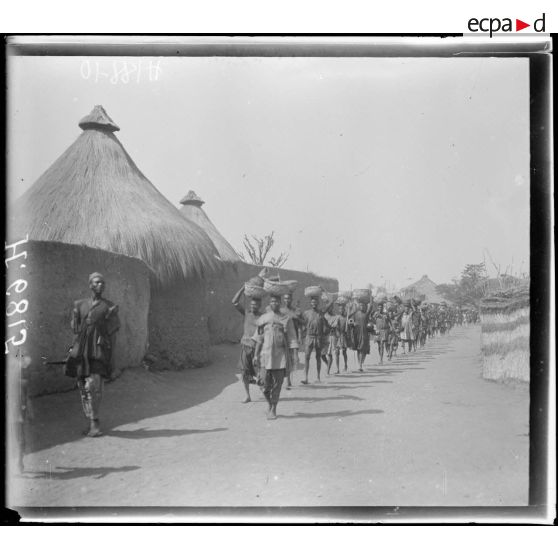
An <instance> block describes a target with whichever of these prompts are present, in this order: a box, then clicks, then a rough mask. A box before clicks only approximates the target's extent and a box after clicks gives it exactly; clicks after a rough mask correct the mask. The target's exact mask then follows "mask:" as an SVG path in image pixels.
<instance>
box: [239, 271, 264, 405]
mask: <svg viewBox="0 0 558 558" xmlns="http://www.w3.org/2000/svg"><path fill="white" fill-rule="evenodd" d="M266 274H267V270H266V269H265V268H264V269H262V271H260V274H259V275H258V276H257V277H254V278H252V279H250V281H248V282H247V283H246V284H245V285H243V286H242V287H241V288H240V289H239V290H238V292H237V293H236V294H235V295H234V297H233V299H232V303H233V306H234V307H235V308H236V309H237V310H238V311H239V312H240V313H241V314H242V315H243V316H244V329H243V333H242V339H241V340H240V360H239V368H240V371H241V374H242V376H241V381H242V385H243V386H244V391H245V392H246V397H245V399H244V400H243V401H242V403H249V402H250V401H252V399H251V397H250V384H256V383H257V372H256V369H255V368H254V354H255V353H254V350H255V348H256V342H255V341H254V339H253V337H254V334H255V333H256V330H257V325H256V322H257V321H258V318H259V317H260V316H261V315H262V313H261V306H262V298H263V297H264V296H265V291H264V289H263V287H262V285H263V282H264V281H263V277H264V276H265V275H266ZM243 297H244V298H246V297H249V298H250V305H249V307H248V308H246V304H245V303H244V302H242V298H243Z"/></svg>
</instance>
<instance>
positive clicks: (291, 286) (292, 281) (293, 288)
mask: <svg viewBox="0 0 558 558" xmlns="http://www.w3.org/2000/svg"><path fill="white" fill-rule="evenodd" d="M283 285H287V287H288V288H289V292H291V293H294V292H295V291H296V288H297V287H298V281H296V280H295V279H289V280H288V281H283Z"/></svg>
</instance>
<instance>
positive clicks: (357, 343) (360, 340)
mask: <svg viewBox="0 0 558 558" xmlns="http://www.w3.org/2000/svg"><path fill="white" fill-rule="evenodd" d="M372 310H373V305H372V302H368V303H367V299H366V298H361V299H359V302H358V308H357V310H356V311H355V312H354V313H352V314H351V315H350V316H349V325H350V326H351V329H352V338H353V343H354V349H355V350H356V352H357V357H358V371H359V372H362V370H363V368H362V367H363V366H364V360H365V359H366V355H367V354H369V353H370V333H369V331H368V323H369V321H370V314H371V313H372Z"/></svg>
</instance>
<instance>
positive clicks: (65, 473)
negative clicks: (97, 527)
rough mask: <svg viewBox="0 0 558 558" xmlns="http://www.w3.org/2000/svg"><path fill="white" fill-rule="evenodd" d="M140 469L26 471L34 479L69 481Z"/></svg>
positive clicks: (105, 468) (128, 466)
mask: <svg viewBox="0 0 558 558" xmlns="http://www.w3.org/2000/svg"><path fill="white" fill-rule="evenodd" d="M137 469H139V467H136V466H135V465H127V466H126V467H56V468H54V469H53V470H52V471H26V472H25V477H31V478H33V479H49V480H69V479H79V478H82V477H95V478H96V479H102V478H105V477H106V476H107V475H110V474H111V473H128V472H129V471H135V470H137Z"/></svg>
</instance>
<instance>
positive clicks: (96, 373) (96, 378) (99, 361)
mask: <svg viewBox="0 0 558 558" xmlns="http://www.w3.org/2000/svg"><path fill="white" fill-rule="evenodd" d="M89 288H90V289H91V293H92V296H91V297H90V298H84V299H82V300H76V301H75V302H74V307H73V311H72V321H71V327H72V330H73V332H74V335H75V338H74V343H73V345H72V348H71V349H70V355H69V358H68V362H67V364H66V374H67V375H69V376H73V377H76V379H77V385H78V389H79V392H80V396H81V404H82V407H83V412H84V414H85V416H86V418H88V419H89V428H88V429H87V430H86V431H85V432H84V434H85V435H86V436H90V437H97V436H101V435H102V432H101V430H100V428H99V410H100V406H101V399H102V395H103V382H104V380H108V379H110V378H111V375H112V359H113V351H112V349H113V347H114V342H115V334H116V332H117V331H118V329H119V328H120V320H119V318H118V306H116V305H115V304H113V303H112V302H111V301H110V300H107V299H106V298H103V292H104V290H105V280H104V278H103V276H102V275H101V274H100V273H96V272H95V273H92V274H91V275H90V276H89Z"/></svg>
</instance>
